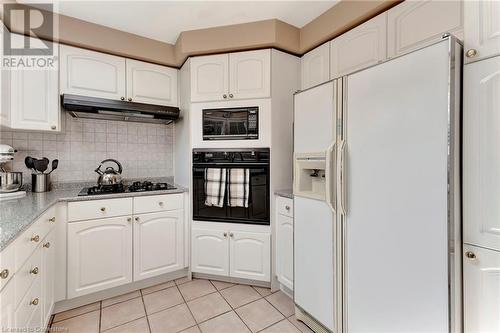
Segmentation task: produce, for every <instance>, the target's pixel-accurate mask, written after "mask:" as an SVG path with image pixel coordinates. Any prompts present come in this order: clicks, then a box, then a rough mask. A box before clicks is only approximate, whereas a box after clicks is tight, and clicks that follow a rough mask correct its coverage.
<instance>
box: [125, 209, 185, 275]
mask: <svg viewBox="0 0 500 333" xmlns="http://www.w3.org/2000/svg"><path fill="white" fill-rule="evenodd" d="M183 216H184V213H183V211H182V210H175V211H169V212H160V213H151V214H141V215H136V216H135V217H134V281H139V280H143V279H147V278H150V277H153V276H157V275H161V274H165V273H169V272H173V271H176V270H179V269H182V268H183V267H184V262H183V259H184V252H183V244H184V238H183V236H184V223H183Z"/></svg>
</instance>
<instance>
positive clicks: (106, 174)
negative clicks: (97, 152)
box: [94, 158, 123, 186]
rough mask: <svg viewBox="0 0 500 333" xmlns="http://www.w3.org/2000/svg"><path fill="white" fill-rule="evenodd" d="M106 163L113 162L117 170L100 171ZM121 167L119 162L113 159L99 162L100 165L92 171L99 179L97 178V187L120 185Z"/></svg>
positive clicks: (109, 168)
mask: <svg viewBox="0 0 500 333" xmlns="http://www.w3.org/2000/svg"><path fill="white" fill-rule="evenodd" d="M106 162H114V163H116V165H117V166H118V170H115V168H113V167H107V168H106V169H105V170H104V171H102V170H101V167H102V165H103V164H104V163H106ZM122 170H123V169H122V165H121V164H120V162H118V161H117V160H114V159H111V158H109V159H107V160H104V161H102V162H101V164H100V165H99V166H98V167H97V169H95V170H94V171H95V172H97V173H98V174H99V178H97V185H98V186H111V185H119V184H121V183H122Z"/></svg>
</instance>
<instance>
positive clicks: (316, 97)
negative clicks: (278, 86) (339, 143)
mask: <svg viewBox="0 0 500 333" xmlns="http://www.w3.org/2000/svg"><path fill="white" fill-rule="evenodd" d="M335 85H336V82H335V81H332V82H328V83H325V84H322V85H320V86H317V87H315V88H312V89H309V90H306V91H303V92H301V93H298V94H296V95H295V106H294V112H295V115H294V153H324V152H326V150H327V149H328V147H330V146H331V144H332V142H334V141H335V133H336V131H335V126H334V123H335V117H336V114H335V99H334V96H335V95H334V92H335Z"/></svg>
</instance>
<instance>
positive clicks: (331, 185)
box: [325, 142, 337, 213]
mask: <svg viewBox="0 0 500 333" xmlns="http://www.w3.org/2000/svg"><path fill="white" fill-rule="evenodd" d="M325 162H326V166H325V177H326V179H325V181H326V193H325V201H326V203H327V204H328V206H329V207H330V209H331V210H332V212H333V213H335V212H336V211H337V207H336V205H337V187H336V184H337V182H336V178H335V177H336V173H337V172H336V171H337V170H336V165H337V143H336V142H333V143H332V144H331V145H330V147H328V150H327V151H326V161H325Z"/></svg>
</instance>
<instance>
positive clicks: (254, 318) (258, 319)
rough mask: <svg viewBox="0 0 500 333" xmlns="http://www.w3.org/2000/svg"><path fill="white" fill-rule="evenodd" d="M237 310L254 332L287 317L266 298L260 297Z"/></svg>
mask: <svg viewBox="0 0 500 333" xmlns="http://www.w3.org/2000/svg"><path fill="white" fill-rule="evenodd" d="M235 311H236V313H237V314H238V315H239V316H240V318H241V319H242V320H243V321H244V322H245V324H246V325H247V326H248V327H249V328H250V330H251V331H252V332H258V331H260V330H262V329H264V328H266V327H268V326H271V325H273V324H274V323H277V322H278V321H280V320H282V319H285V317H284V316H283V315H282V314H281V313H279V311H278V310H276V309H275V308H274V307H273V306H272V305H271V304H269V302H267V301H266V300H265V299H259V300H257V301H255V302H252V303H250V304H247V305H244V306H242V307H241V308H238V309H236V310H235Z"/></svg>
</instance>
